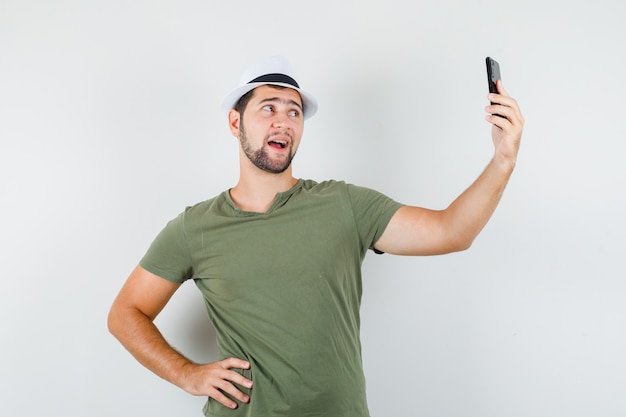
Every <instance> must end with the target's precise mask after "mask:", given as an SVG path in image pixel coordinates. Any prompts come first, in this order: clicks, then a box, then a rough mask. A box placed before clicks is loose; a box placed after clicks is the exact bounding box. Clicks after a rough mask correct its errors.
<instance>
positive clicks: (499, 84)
mask: <svg viewBox="0 0 626 417" xmlns="http://www.w3.org/2000/svg"><path fill="white" fill-rule="evenodd" d="M496 89H497V90H498V93H500V94H501V95H503V96H505V97H510V96H509V93H508V92H507V91H506V90H505V89H504V87H503V86H502V80H497V81H496Z"/></svg>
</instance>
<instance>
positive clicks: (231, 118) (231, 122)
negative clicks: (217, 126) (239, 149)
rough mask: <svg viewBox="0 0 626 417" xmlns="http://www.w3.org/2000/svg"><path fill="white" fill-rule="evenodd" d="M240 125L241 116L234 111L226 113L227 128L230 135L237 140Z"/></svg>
mask: <svg viewBox="0 0 626 417" xmlns="http://www.w3.org/2000/svg"><path fill="white" fill-rule="evenodd" d="M240 123H241V115H240V114H239V112H238V111H237V110H235V109H233V110H231V111H229V112H228V127H229V128H230V133H231V134H232V135H233V136H234V137H236V138H238V137H239V124H240Z"/></svg>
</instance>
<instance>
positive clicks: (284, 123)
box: [272, 113, 290, 129]
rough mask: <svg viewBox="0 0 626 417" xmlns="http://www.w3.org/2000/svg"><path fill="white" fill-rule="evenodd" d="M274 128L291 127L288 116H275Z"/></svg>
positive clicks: (280, 114) (279, 114)
mask: <svg viewBox="0 0 626 417" xmlns="http://www.w3.org/2000/svg"><path fill="white" fill-rule="evenodd" d="M272 126H274V127H275V128H277V129H285V128H289V127H290V124H289V117H288V116H287V115H286V114H283V113H277V114H276V116H274V121H273V122H272Z"/></svg>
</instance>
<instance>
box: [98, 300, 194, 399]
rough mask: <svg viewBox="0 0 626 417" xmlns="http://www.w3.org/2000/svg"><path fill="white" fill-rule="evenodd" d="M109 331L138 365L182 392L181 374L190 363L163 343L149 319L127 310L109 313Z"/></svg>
mask: <svg viewBox="0 0 626 417" xmlns="http://www.w3.org/2000/svg"><path fill="white" fill-rule="evenodd" d="M109 330H110V331H111V333H112V334H113V335H114V336H115V337H116V338H117V339H118V340H119V341H120V342H121V343H122V345H123V346H124V347H125V348H126V349H127V350H128V351H129V352H130V353H131V354H132V355H133V356H134V357H135V358H136V359H137V361H139V362H140V363H141V364H142V365H144V366H145V367H146V368H148V369H149V370H150V371H152V372H154V373H155V374H157V375H158V376H160V377H161V378H163V379H165V380H166V381H169V382H171V383H173V384H175V385H177V386H178V387H180V388H183V389H186V387H185V386H184V385H185V384H184V381H185V378H184V375H185V370H186V369H187V368H188V367H189V366H190V365H192V364H193V363H192V362H191V361H190V360H189V359H187V358H186V357H185V356H183V355H182V354H180V353H179V352H178V351H176V350H175V349H174V348H173V347H172V346H171V345H170V344H169V343H168V342H167V341H166V340H165V338H164V337H163V335H162V334H161V332H160V331H159V330H158V328H157V327H156V326H155V325H154V323H153V322H152V320H151V319H150V318H149V317H147V316H146V315H144V314H143V313H141V312H140V311H139V310H137V309H134V308H131V307H128V308H119V309H112V310H111V313H110V314H109Z"/></svg>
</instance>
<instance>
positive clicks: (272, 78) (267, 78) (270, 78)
mask: <svg viewBox="0 0 626 417" xmlns="http://www.w3.org/2000/svg"><path fill="white" fill-rule="evenodd" d="M252 83H285V84H289V85H293V86H294V87H296V88H300V86H299V85H298V83H297V82H296V80H294V79H293V78H291V77H290V76H288V75H285V74H265V75H261V76H260V77H257V78H255V79H254V80H252V81H250V82H248V84H252Z"/></svg>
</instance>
